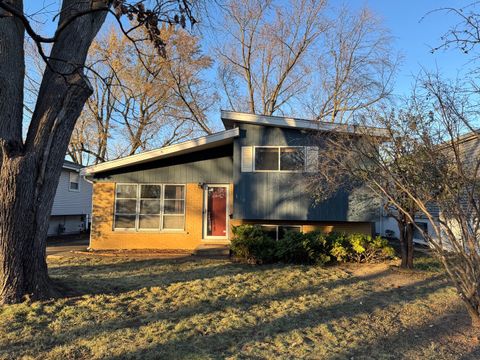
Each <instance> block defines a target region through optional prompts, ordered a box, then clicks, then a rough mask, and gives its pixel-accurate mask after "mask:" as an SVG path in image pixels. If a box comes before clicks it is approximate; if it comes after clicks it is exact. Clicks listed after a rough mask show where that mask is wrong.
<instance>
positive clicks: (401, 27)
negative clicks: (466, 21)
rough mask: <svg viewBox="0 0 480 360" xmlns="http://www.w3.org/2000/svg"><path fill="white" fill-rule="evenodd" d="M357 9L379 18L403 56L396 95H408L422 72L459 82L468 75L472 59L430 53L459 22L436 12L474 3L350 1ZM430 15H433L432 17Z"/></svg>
mask: <svg viewBox="0 0 480 360" xmlns="http://www.w3.org/2000/svg"><path fill="white" fill-rule="evenodd" d="M349 3H352V4H355V5H356V6H362V5H367V6H368V7H369V8H370V9H372V10H373V11H374V12H375V13H376V14H377V15H378V16H380V17H381V18H382V20H383V22H384V24H385V26H386V28H387V29H389V30H390V31H391V34H392V36H393V37H394V47H395V49H396V50H397V51H399V52H400V53H401V54H402V56H403V61H402V64H401V67H400V71H399V74H398V77H397V81H396V86H395V92H396V93H397V94H399V95H402V94H405V93H408V91H409V90H410V89H411V84H412V80H413V77H414V76H415V75H417V74H418V73H419V72H420V71H421V70H422V69H425V70H428V71H434V70H436V69H438V70H439V71H440V72H441V73H442V74H443V75H444V76H446V77H448V78H457V76H461V73H462V71H465V69H466V67H467V66H468V62H469V60H470V59H471V58H468V57H467V56H466V55H464V54H462V53H460V51H458V50H457V49H449V50H440V51H437V52H435V53H433V54H432V53H431V51H430V49H431V48H432V47H435V46H438V45H439V44H440V43H441V41H440V37H441V36H442V35H443V34H444V33H445V32H446V31H447V30H448V28H449V27H450V26H452V25H455V23H456V22H457V21H456V20H455V17H454V16H452V15H451V14H448V13H447V12H446V11H440V12H433V13H432V11H433V10H436V9H441V8H444V7H447V6H449V7H457V8H460V7H464V6H467V5H469V4H471V3H472V1H471V0H468V1H460V0H449V1H446V0H365V1H361V0H350V1H349ZM429 13H430V14H429Z"/></svg>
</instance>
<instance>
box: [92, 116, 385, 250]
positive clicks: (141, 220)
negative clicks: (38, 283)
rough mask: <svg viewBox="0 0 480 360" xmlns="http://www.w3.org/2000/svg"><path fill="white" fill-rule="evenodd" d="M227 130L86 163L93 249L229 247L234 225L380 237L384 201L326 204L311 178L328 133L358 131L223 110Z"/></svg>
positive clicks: (342, 194)
mask: <svg viewBox="0 0 480 360" xmlns="http://www.w3.org/2000/svg"><path fill="white" fill-rule="evenodd" d="M221 119H222V122H223V124H224V126H225V131H221V132H218V133H215V134H212V135H208V136H204V137H201V138H198V139H194V140H190V141H186V142H182V143H179V144H176V145H172V146H168V147H164V148H161V149H157V150H152V151H147V152H144V153H140V154H136V155H132V156H128V157H125V158H121V159H118V160H113V161H108V162H105V163H102V164H99V165H95V166H91V167H88V168H86V169H85V170H84V174H85V176H86V177H87V179H89V180H90V181H92V182H93V183H94V185H93V214H92V229H91V238H90V248H92V249H94V250H95V249H186V250H194V249H196V248H199V247H201V246H202V245H205V244H224V245H227V244H228V243H229V242H230V239H231V238H232V226H234V225H240V224H259V225H261V226H262V227H263V229H264V230H265V231H268V232H269V234H270V235H271V236H272V237H274V238H279V237H282V235H283V234H284V233H285V231H288V230H290V231H303V232H308V231H312V230H321V231H325V232H331V231H339V232H361V233H367V234H371V233H373V232H374V222H375V220H376V219H377V218H378V210H379V206H378V202H377V201H375V199H372V198H371V197H369V196H366V195H365V193H364V192H362V190H361V189H357V190H355V191H354V192H348V191H342V190H340V191H337V192H336V193H335V194H332V196H331V197H330V198H329V199H327V200H325V201H321V202H319V201H318V200H317V199H316V197H315V196H314V194H313V193H312V191H311V190H310V188H309V185H308V181H306V179H307V177H309V176H311V175H312V174H315V173H317V172H319V171H322V169H321V168H320V166H319V163H320V162H319V156H322V146H321V145H319V144H321V134H322V133H326V132H329V131H336V132H338V133H345V134H346V135H348V136H351V137H352V136H353V137H354V136H356V134H357V130H358V128H357V127H355V126H347V125H337V124H331V123H322V122H318V121H311V120H303V119H293V118H286V117H276V116H260V115H252V114H246V113H238V112H230V111H222V113H221Z"/></svg>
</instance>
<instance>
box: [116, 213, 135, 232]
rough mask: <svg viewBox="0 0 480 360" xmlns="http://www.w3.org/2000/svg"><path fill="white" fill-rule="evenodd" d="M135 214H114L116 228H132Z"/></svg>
mask: <svg viewBox="0 0 480 360" xmlns="http://www.w3.org/2000/svg"><path fill="white" fill-rule="evenodd" d="M135 218H136V216H135V215H116V216H115V228H117V229H134V228H135Z"/></svg>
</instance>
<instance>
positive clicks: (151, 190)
mask: <svg viewBox="0 0 480 360" xmlns="http://www.w3.org/2000/svg"><path fill="white" fill-rule="evenodd" d="M140 191H141V194H140V197H141V198H142V199H160V197H161V193H162V186H161V185H142V188H141V190H140Z"/></svg>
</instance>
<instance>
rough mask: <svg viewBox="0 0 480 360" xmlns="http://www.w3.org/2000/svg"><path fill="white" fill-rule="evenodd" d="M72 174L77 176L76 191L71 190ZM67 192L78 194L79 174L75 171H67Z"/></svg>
mask: <svg viewBox="0 0 480 360" xmlns="http://www.w3.org/2000/svg"><path fill="white" fill-rule="evenodd" d="M72 174H74V175H76V176H77V180H78V182H77V184H78V188H77V189H73V188H72ZM68 191H73V192H79V191H80V174H79V173H78V172H76V171H69V172H68Z"/></svg>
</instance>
